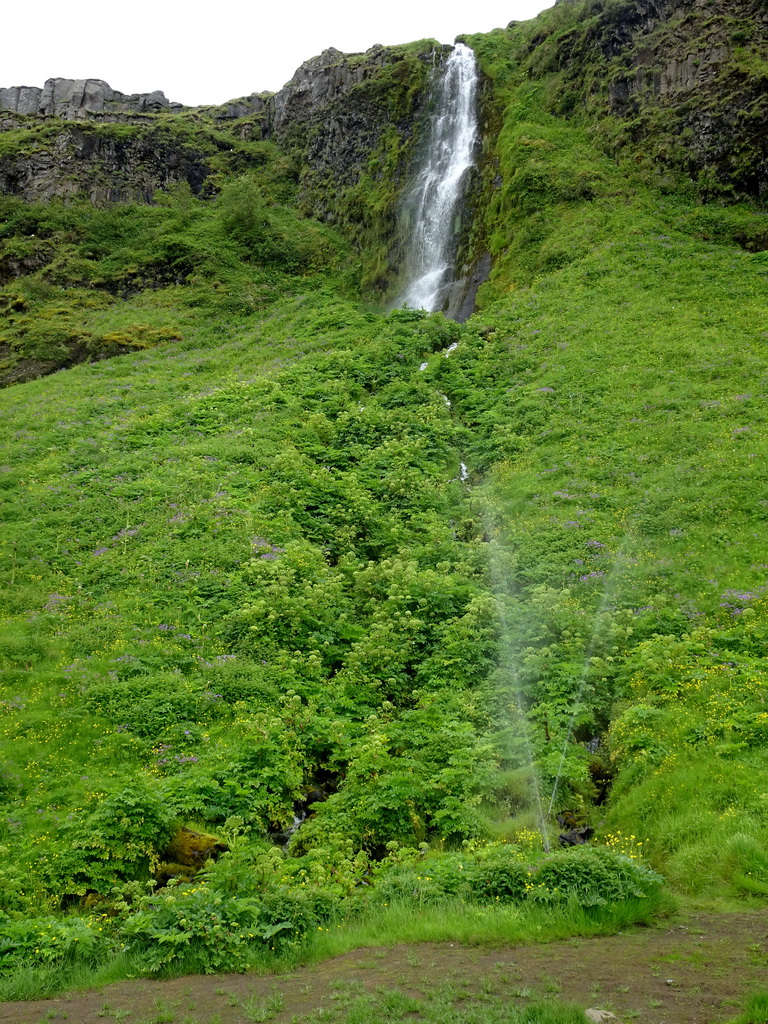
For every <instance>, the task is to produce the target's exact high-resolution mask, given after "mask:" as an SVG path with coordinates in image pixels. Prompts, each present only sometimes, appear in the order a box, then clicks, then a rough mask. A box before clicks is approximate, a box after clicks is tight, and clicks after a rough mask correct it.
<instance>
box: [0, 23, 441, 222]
mask: <svg viewBox="0 0 768 1024" xmlns="http://www.w3.org/2000/svg"><path fill="white" fill-rule="evenodd" d="M435 45H436V44H434V45H433V44H431V43H429V44H425V45H424V46H423V47H422V48H421V52H416V53H414V52H413V51H412V48H406V47H396V48H391V47H390V48H385V47H382V46H376V47H373V48H372V49H371V50H369V51H368V52H367V53H365V54H353V55H345V54H343V53H340V52H339V51H338V50H334V49H329V50H326V51H324V52H323V53H322V54H321V55H320V56H319V57H315V58H313V59H312V60H309V61H307V62H305V63H304V64H302V65H301V67H300V68H299V69H298V70H297V71H296V73H295V74H294V76H293V78H292V79H291V81H290V82H289V83H288V84H287V85H286V86H285V88H284V89H282V90H281V91H280V92H279V93H276V94H269V93H264V94H254V95H252V96H249V97H245V98H243V99H238V100H233V101H232V102H230V103H227V104H224V105H223V106H220V107H207V108H197V109H194V110H192V109H190V108H184V107H182V106H181V105H180V104H171V103H169V101H168V100H167V99H166V97H165V95H164V94H163V93H162V92H159V91H158V92H153V93H148V94H141V95H132V96H128V95H125V94H123V93H121V92H117V91H116V90H114V89H112V88H111V87H110V86H109V85H108V84H107V83H106V82H103V81H100V80H98V79H84V80H73V79H62V78H56V79H49V80H48V81H47V82H46V83H45V86H44V87H43V88H42V89H40V88H31V87H27V86H20V87H13V88H7V89H0V128H3V129H5V130H6V131H13V130H16V131H19V132H24V131H27V132H28V131H30V130H33V129H37V134H36V135H35V136H34V138H31V137H30V139H29V142H30V143H32V144H31V145H29V146H25V144H24V143H25V141H27V140H25V139H24V138H23V137H21V136H20V138H19V143H20V144H19V146H18V148H17V151H16V152H15V153H13V154H12V155H9V156H5V157H3V158H2V160H0V191H2V192H4V193H6V194H15V195H22V196H23V197H24V198H25V199H27V200H29V201H33V200H39V199H42V200H48V199H52V198H56V197H60V198H70V197H72V196H75V195H82V196H87V197H88V198H90V199H91V200H92V201H93V202H96V203H99V202H114V201H128V200H131V201H140V202H149V201H151V197H152V193H153V192H154V191H155V190H157V189H162V188H166V187H168V186H169V185H172V184H174V183H175V182H177V181H179V180H186V181H187V182H188V183H189V185H190V187H191V188H192V191H193V192H195V193H198V192H199V191H200V189H201V187H202V185H203V182H204V181H205V179H206V178H207V177H208V176H209V175H210V174H211V172H212V162H211V159H210V158H211V157H212V156H214V155H216V154H217V153H220V152H224V151H226V149H227V147H226V145H225V143H223V142H222V141H221V140H218V142H216V141H213V140H211V139H207V140H201V148H198V147H190V146H189V145H187V144H173V140H172V138H171V140H170V141H169V136H171V137H172V135H173V127H174V124H176V122H174V121H173V119H170V120H169V117H168V115H169V114H170V113H183V114H184V118H185V120H184V122H183V124H184V125H185V126H187V127H189V126H192V125H194V126H195V127H197V128H209V129H218V130H224V131H231V132H232V133H233V134H234V135H235V136H236V137H238V138H241V139H246V140H248V139H262V140H263V139H271V140H274V141H275V142H277V143H278V144H279V145H281V146H283V147H284V148H286V149H288V150H289V151H290V152H291V153H292V155H294V156H296V157H297V159H298V160H299V161H300V162H301V163H302V164H303V165H304V171H305V174H304V184H305V188H304V193H305V204H306V206H307V209H308V211H311V212H319V213H320V214H321V215H324V216H329V217H330V218H331V219H334V213H333V209H332V208H333V206H334V204H333V202H332V199H333V196H332V195H327V196H323V195H321V192H322V187H323V186H324V185H325V184H326V183H327V181H328V179H329V178H332V179H333V182H334V185H335V186H336V187H338V186H339V185H342V186H347V187H349V186H351V185H354V184H355V183H356V182H357V181H358V180H359V178H360V175H361V173H362V170H363V168H364V167H365V165H366V164H367V162H368V160H369V159H370V158H371V157H372V155H374V154H376V152H377V151H378V150H379V149H380V143H381V140H382V137H383V136H384V135H387V134H388V133H390V134H391V132H392V130H393V129H394V131H395V132H396V133H397V135H398V138H399V140H400V141H404V140H406V139H407V138H408V136H409V135H410V133H411V132H412V130H413V123H414V120H415V119H416V118H417V117H418V113H419V102H420V99H421V97H422V93H423V87H424V85H425V84H426V81H427V77H428V69H429V66H430V63H431V61H432V60H433V56H434V46H435ZM418 49H419V48H418V47H417V50H418ZM61 121H67V122H78V127H77V128H75V127H71V126H65V125H63V124H61V123H60V122H61ZM126 122H127V123H131V124H135V125H137V126H141V130H137V132H136V133H135V136H134V137H131V136H130V134H129V133H125V132H124V133H122V134H120V135H119V137H117V136H116V133H114V132H112V133H110V132H108V131H107V132H104V131H101V132H100V131H99V130H98V129H100V128H101V129H103V128H104V126H105V125H110V124H121V123H126ZM161 127H162V129H163V130H162V131H160V130H159V129H160V128H161ZM155 128H157V129H158V130H157V131H155V130H154V129H155ZM25 150H26V151H25ZM318 179H322V181H320V180H318Z"/></svg>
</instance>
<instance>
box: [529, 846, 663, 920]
mask: <svg viewBox="0 0 768 1024" xmlns="http://www.w3.org/2000/svg"><path fill="white" fill-rule="evenodd" d="M662 882H663V879H662V877H661V875H658V874H657V873H656V872H655V871H652V870H651V868H648V867H645V866H644V865H642V864H640V863H639V862H638V861H636V860H633V859H632V858H631V857H627V856H625V855H624V854H622V853H614V852H613V851H612V850H604V849H599V848H597V847H592V846H578V847H574V848H573V849H569V850H562V851H559V852H557V853H553V854H552V855H551V856H550V857H548V858H547V859H546V860H545V861H544V862H543V864H542V865H541V866H540V867H539V868H538V870H537V871H536V872H535V873H534V875H533V876H532V878H531V879H530V888H529V890H528V892H529V896H530V898H531V899H533V900H534V901H535V902H541V903H559V902H561V901H564V900H565V901H567V900H575V901H576V902H577V903H578V904H579V906H581V907H585V908H589V907H599V906H606V905H608V904H611V903H622V902H624V901H625V900H630V899H646V898H647V897H648V896H651V895H654V894H656V893H657V892H658V891H659V889H660V888H661V885H662Z"/></svg>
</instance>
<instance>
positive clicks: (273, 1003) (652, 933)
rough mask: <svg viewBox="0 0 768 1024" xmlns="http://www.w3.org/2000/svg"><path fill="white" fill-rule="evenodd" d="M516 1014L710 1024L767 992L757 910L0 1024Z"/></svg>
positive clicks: (386, 955) (117, 998)
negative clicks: (427, 1006) (388, 1004)
mask: <svg viewBox="0 0 768 1024" xmlns="http://www.w3.org/2000/svg"><path fill="white" fill-rule="evenodd" d="M446 983H450V984H451V985H452V986H453V988H454V989H455V990H456V991H457V993H458V996H457V997H458V998H459V999H462V998H466V999H468V1000H471V999H473V998H474V997H481V996H482V997H485V998H488V997H489V996H495V997H498V998H502V999H505V1000H509V1001H515V1002H520V1003H521V1004H522V1003H524V1002H525V1001H527V1000H530V999H531V998H536V997H542V996H545V997H546V996H553V995H557V996H558V997H559V998H562V999H564V1000H567V1001H570V1002H574V1003H577V1004H579V1005H581V1006H584V1007H599V1008H601V1009H609V1010H612V1011H613V1012H614V1013H615V1014H617V1016H618V1017H619V1018H620V1020H622V1021H626V1022H629V1021H632V1020H639V1021H642V1022H643V1024H715V1022H718V1021H724V1020H727V1019H728V1018H730V1017H732V1016H734V1014H735V1013H736V1012H737V1008H738V1007H739V1006H740V1005H741V1004H742V1003H743V1001H744V999H745V998H746V997H747V996H748V995H749V994H750V993H751V992H754V991H755V990H756V989H761V988H762V989H766V988H768V911H759V912H753V913H734V914H712V915H697V916H695V917H690V918H687V919H685V920H683V921H681V922H679V923H675V924H674V925H668V926H666V927H663V926H662V927H659V928H648V929H639V930H633V931H630V932H626V933H623V934H618V935H611V936H604V937H598V938H583V939H581V938H576V939H569V940H567V941H562V942H550V943H543V944H542V945H539V946H509V947H497V948H492V949H489V948H487V947H472V946H462V945H458V944H456V945H453V944H451V943H441V944H433V943H421V944H418V945H401V946H395V947H391V948H384V947H381V948H371V949H361V950H356V951H354V952H352V953H348V954H346V955H345V956H341V957H337V958H336V959H334V960H329V961H326V962H325V963H322V964H318V965H315V966H312V967H305V968H301V969H299V970H297V971H295V972H293V973H292V974H290V975H273V976H269V977H261V976H254V975H237V974H235V975H232V974H229V975H218V976H215V977H203V976H192V977H185V978H176V979H174V980H172V981H144V980H142V981H130V982H121V983H119V984H116V985H110V986H108V987H106V988H104V989H103V990H100V991H93V992H85V993H73V994H71V995H67V996H62V997H59V998H56V999H46V1000H38V1001H35V1002H26V1003H0V1024H40V1022H42V1021H64V1020H67V1021H69V1022H70V1024H97V1022H98V1024H103V1022H104V1021H109V1020H124V1021H125V1022H126V1024H139V1022H152V1024H154V1022H156V1021H157V1022H159V1021H163V1022H168V1024H247V1022H249V1021H254V1020H261V1021H274V1022H275V1024H288V1022H289V1021H291V1020H292V1019H293V1018H294V1017H298V1018H299V1019H301V1018H302V1017H305V1016H307V1015H309V1014H311V1013H315V1012H316V1011H317V1010H318V1009H320V1008H327V1009H329V1010H333V1009H334V1006H336V1008H338V1007H339V992H340V991H341V990H346V991H347V992H349V991H350V990H351V991H358V992H364V991H376V990H381V989H388V990H391V989H395V988H396V989H399V990H401V991H403V992H406V993H409V994H411V995H414V996H417V997H418V996H429V994H430V993H431V992H433V991H434V990H435V989H436V988H437V987H439V986H441V985H445V984H446Z"/></svg>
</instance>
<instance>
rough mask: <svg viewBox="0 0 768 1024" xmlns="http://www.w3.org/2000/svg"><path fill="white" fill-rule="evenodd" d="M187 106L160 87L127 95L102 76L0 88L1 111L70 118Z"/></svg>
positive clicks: (154, 110)
mask: <svg viewBox="0 0 768 1024" xmlns="http://www.w3.org/2000/svg"><path fill="white" fill-rule="evenodd" d="M183 109H184V108H183V106H182V104H181V103H171V102H169V100H167V99H166V97H165V93H163V92H161V91H160V90H159V89H157V90H155V92H143V93H133V94H131V95H126V94H125V93H122V92H118V91H117V90H116V89H113V88H112V87H111V86H110V85H108V84H107V83H106V82H103V81H102V80H101V79H100V78H49V79H48V80H47V82H46V83H45V85H44V86H43V87H42V89H40V88H38V87H37V86H30V85H15V86H11V88H10V89H0V110H8V111H11V112H12V113H14V114H27V115H33V116H51V117H61V118H64V119H65V120H68V121H77V120H85V119H87V118H89V117H92V116H94V115H103V114H112V113H114V114H143V113H147V112H150V113H158V112H160V111H163V110H173V111H176V110H183Z"/></svg>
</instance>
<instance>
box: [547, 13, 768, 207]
mask: <svg viewBox="0 0 768 1024" xmlns="http://www.w3.org/2000/svg"><path fill="white" fill-rule="evenodd" d="M558 8H559V11H558V10H556V12H555V13H556V14H559V15H560V18H561V19H562V20H561V22H560V23H559V24H558V21H557V18H554V19H553V20H552V22H551V28H553V29H554V31H551V30H550V31H549V32H545V33H542V34H541V35H535V36H534V37H533V39H532V40H531V45H530V49H529V56H530V57H531V58H532V59H533V60H534V63H536V64H539V65H540V66H541V65H543V66H544V67H545V68H547V69H548V70H551V69H552V68H553V67H554V68H556V69H557V70H559V71H560V73H561V75H562V87H561V89H560V90H559V91H558V96H557V99H556V101H555V107H556V108H558V107H559V108H560V109H565V108H571V109H572V108H573V107H574V105H575V104H578V103H579V102H580V104H581V105H583V106H586V107H588V108H590V109H591V110H592V111H593V112H595V113H598V114H601V115H603V116H606V121H605V123H604V125H602V126H601V132H602V135H603V137H604V139H605V141H606V143H607V145H608V146H609V147H615V148H617V149H622V148H626V147H628V146H631V147H635V148H637V149H639V150H641V151H642V152H643V155H644V156H645V158H646V159H648V160H650V161H653V162H655V163H656V164H658V165H665V164H666V165H668V166H670V167H673V168H675V169H677V170H682V171H683V172H684V173H685V174H687V175H688V176H690V177H691V178H692V179H694V180H695V181H697V182H698V184H699V185H700V188H701V192H702V195H703V197H704V198H708V197H711V198H715V197H718V196H721V195H727V194H736V195H748V196H753V197H755V198H764V197H765V196H767V195H768V88H767V86H768V8H767V7H766V5H765V4H764V3H763V2H761V0H718V3H717V5H716V8H715V5H713V4H712V3H710V2H708V0H590V2H580V3H579V2H574V0H560V4H558ZM569 22H570V24H569ZM537 51H538V53H537Z"/></svg>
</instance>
